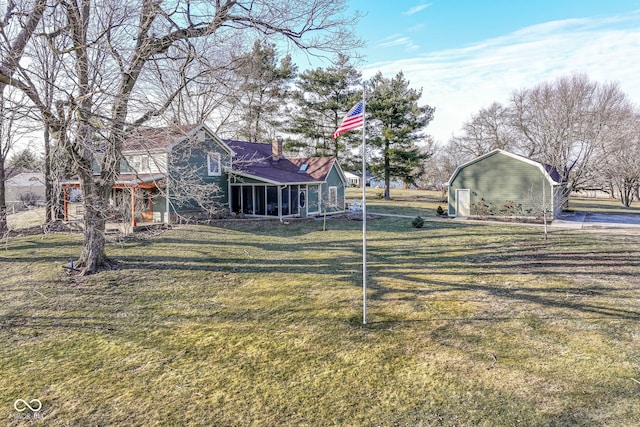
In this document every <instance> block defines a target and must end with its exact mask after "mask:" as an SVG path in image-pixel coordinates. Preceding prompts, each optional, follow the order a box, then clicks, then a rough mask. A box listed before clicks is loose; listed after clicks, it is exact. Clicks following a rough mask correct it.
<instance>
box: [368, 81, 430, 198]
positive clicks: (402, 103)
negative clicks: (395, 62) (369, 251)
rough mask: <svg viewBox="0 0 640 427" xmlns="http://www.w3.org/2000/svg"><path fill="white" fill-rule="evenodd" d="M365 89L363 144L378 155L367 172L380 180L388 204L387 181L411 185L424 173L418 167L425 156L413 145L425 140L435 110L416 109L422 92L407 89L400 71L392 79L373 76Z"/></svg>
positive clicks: (419, 107) (420, 167) (422, 107)
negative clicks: (368, 145)
mask: <svg viewBox="0 0 640 427" xmlns="http://www.w3.org/2000/svg"><path fill="white" fill-rule="evenodd" d="M369 87H371V93H370V94H369V95H368V99H367V106H366V110H367V120H368V122H367V124H368V125H367V143H368V144H370V145H371V146H373V147H375V148H376V149H377V150H376V151H377V152H378V155H376V156H375V158H373V159H372V166H371V170H372V172H373V173H374V174H377V175H383V176H384V184H385V185H384V198H385V199H387V200H388V199H390V192H389V185H390V182H391V179H400V180H402V181H403V182H404V183H405V184H415V182H416V180H417V179H418V178H419V177H420V175H421V174H422V173H423V172H424V169H423V166H422V164H423V162H424V160H426V159H427V158H428V157H429V154H428V153H426V152H425V151H424V150H421V149H420V147H419V146H418V145H417V143H418V142H419V141H420V140H422V139H424V138H425V137H426V134H425V132H424V129H425V128H426V126H427V125H428V124H429V122H430V121H431V120H432V119H433V113H434V112H435V108H433V107H430V106H428V105H425V106H419V105H418V101H419V100H420V97H421V96H422V89H420V90H416V89H411V88H410V87H409V82H408V81H407V80H405V78H404V74H403V73H402V71H401V72H399V73H398V74H396V76H395V77H394V78H392V79H387V78H385V77H383V76H382V74H381V73H377V74H376V75H375V76H374V77H373V78H372V79H371V80H370V81H369Z"/></svg>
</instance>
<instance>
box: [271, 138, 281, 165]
mask: <svg viewBox="0 0 640 427" xmlns="http://www.w3.org/2000/svg"><path fill="white" fill-rule="evenodd" d="M281 158H282V137H280V136H277V137H276V138H275V139H274V140H273V142H272V143H271V160H272V161H274V162H277V161H278V160H280V159H281Z"/></svg>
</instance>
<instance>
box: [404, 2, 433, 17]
mask: <svg viewBox="0 0 640 427" xmlns="http://www.w3.org/2000/svg"><path fill="white" fill-rule="evenodd" d="M429 6H431V3H426V4H419V5H417V6H414V7H412V8H411V9H409V10H407V11H406V12H403V13H402V14H403V15H413V14H414V13H418V12H420V11H422V10H424V9H426V8H428V7H429Z"/></svg>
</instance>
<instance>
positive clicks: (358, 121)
mask: <svg viewBox="0 0 640 427" xmlns="http://www.w3.org/2000/svg"><path fill="white" fill-rule="evenodd" d="M363 125H364V105H363V104H362V101H358V103H357V104H356V105H354V106H353V108H351V110H349V112H348V113H347V115H346V116H344V119H342V123H341V124H340V126H339V127H338V129H337V130H336V131H335V132H334V133H333V136H332V137H333V139H336V138H337V137H338V136H339V135H340V134H341V133H344V132H347V131H349V130H353V129H360V128H361V127H362V126H363Z"/></svg>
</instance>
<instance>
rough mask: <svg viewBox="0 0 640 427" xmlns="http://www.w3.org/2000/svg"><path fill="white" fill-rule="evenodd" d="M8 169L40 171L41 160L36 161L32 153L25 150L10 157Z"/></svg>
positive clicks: (36, 158)
mask: <svg viewBox="0 0 640 427" xmlns="http://www.w3.org/2000/svg"><path fill="white" fill-rule="evenodd" d="M9 167H10V168H13V169H26V170H40V169H42V160H40V159H38V157H37V156H36V154H35V153H34V152H33V151H31V150H29V149H28V148H25V149H23V150H21V151H18V152H17V153H15V154H14V155H13V156H11V158H10V159H9Z"/></svg>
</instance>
